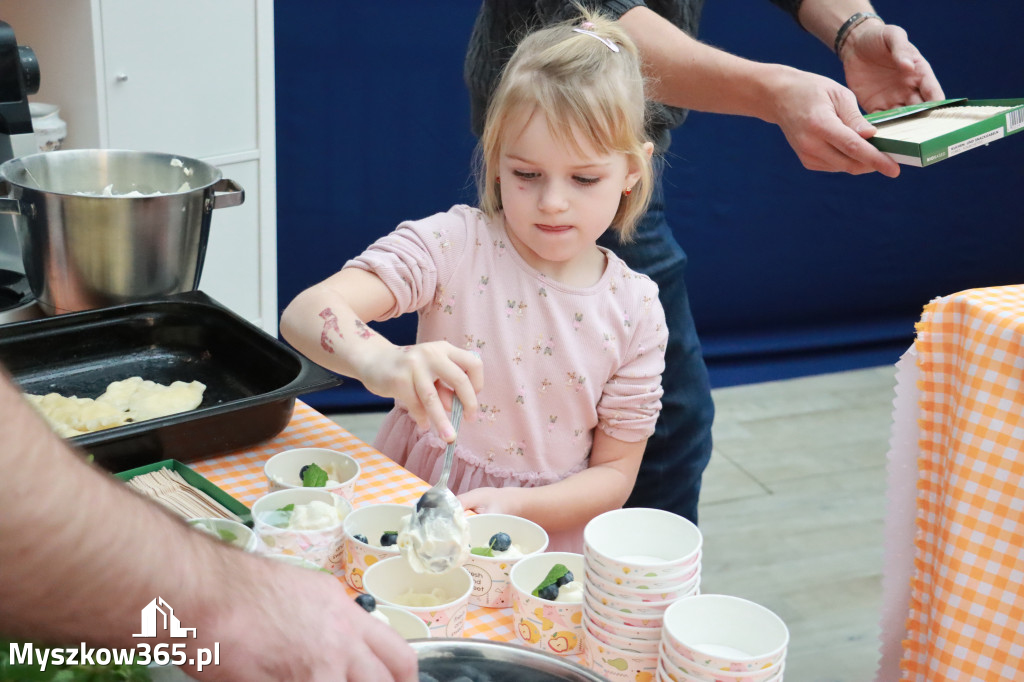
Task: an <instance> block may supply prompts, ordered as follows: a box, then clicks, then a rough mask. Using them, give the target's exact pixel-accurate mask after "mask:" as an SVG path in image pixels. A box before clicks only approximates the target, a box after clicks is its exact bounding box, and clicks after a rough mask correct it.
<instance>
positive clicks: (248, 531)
mask: <svg viewBox="0 0 1024 682" xmlns="http://www.w3.org/2000/svg"><path fill="white" fill-rule="evenodd" d="M188 525H190V526H192V527H193V528H195V529H196V530H198V531H201V532H204V533H206V534H208V535H212V536H213V537H215V538H217V539H218V540H220V541H222V542H225V543H227V544H229V545H231V546H233V547H237V548H239V549H241V550H243V551H246V552H250V553H251V552H255V551H256V550H257V549H258V548H259V546H260V539H259V538H258V537H256V533H255V532H253V530H252V528H249V526H246V525H245V524H244V523H239V522H238V521H234V520H232V519H218V518H194V519H189V520H188Z"/></svg>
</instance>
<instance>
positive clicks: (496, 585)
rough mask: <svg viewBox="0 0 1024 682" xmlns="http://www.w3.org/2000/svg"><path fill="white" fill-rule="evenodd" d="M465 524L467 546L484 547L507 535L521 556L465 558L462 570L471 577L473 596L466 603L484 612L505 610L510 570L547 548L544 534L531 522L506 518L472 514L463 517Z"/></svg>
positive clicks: (509, 596)
mask: <svg viewBox="0 0 1024 682" xmlns="http://www.w3.org/2000/svg"><path fill="white" fill-rule="evenodd" d="M466 522H467V523H468V524H469V539H470V542H469V546H470V547H471V548H473V547H487V546H488V544H487V543H488V541H490V539H491V536H493V535H494V534H495V533H507V534H508V536H509V538H511V540H512V544H513V545H514V546H516V547H518V548H519V550H520V551H521V552H522V554H523V556H522V557H519V558H505V557H502V556H496V557H488V556H480V555H478V554H473V553H472V552H471V553H470V555H469V558H468V559H467V560H466V563H465V564H463V566H464V568H465V569H466V570H467V571H469V574H470V575H471V576H473V594H471V595H470V596H469V603H470V604H473V605H474V606H485V607H487V608H505V607H507V606H509V605H510V604H511V603H512V584H511V582H510V580H509V573H510V572H511V570H512V567H513V566H514V565H515V564H516V563H518V562H519V561H521V560H522V559H523V558H526V557H528V556H530V555H532V554H537V553H538V552H543V551H544V550H545V549H547V547H548V534H547V533H546V532H545V531H544V529H543V528H541V527H540V526H539V525H537V524H536V523H534V522H533V521H528V520H527V519H524V518H520V517H518V516H510V515H508V514H476V515H473V516H468V517H466Z"/></svg>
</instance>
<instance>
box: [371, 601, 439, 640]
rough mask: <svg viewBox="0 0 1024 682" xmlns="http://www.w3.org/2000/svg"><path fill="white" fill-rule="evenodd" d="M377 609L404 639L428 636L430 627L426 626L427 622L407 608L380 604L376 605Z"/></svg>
mask: <svg viewBox="0 0 1024 682" xmlns="http://www.w3.org/2000/svg"><path fill="white" fill-rule="evenodd" d="M377 611H380V612H381V614H382V615H383V616H384V617H386V618H387V619H388V625H390V626H391V627H392V628H393V629H394V630H395V631H396V632H398V634H400V635H401V636H402V637H403V638H404V639H427V638H428V637H430V628H429V627H427V624H426V623H424V622H423V621H422V620H421V619H420V618H419V617H417V616H416V614H414V613H412V612H410V611H408V610H407V609H400V608H398V607H397V606H388V605H387V604H380V605H378V606H377Z"/></svg>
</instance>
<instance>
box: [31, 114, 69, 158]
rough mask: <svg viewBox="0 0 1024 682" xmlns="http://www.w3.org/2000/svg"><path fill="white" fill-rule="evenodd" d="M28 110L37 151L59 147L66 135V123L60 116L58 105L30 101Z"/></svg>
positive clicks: (53, 149) (52, 149) (49, 150)
mask: <svg viewBox="0 0 1024 682" xmlns="http://www.w3.org/2000/svg"><path fill="white" fill-rule="evenodd" d="M28 110H29V113H30V114H31V115H32V130H34V131H35V134H36V146H37V147H39V151H41V152H52V151H56V150H58V149H60V148H61V145H63V144H64V139H65V138H66V137H67V136H68V124H67V122H66V121H65V120H64V119H62V118H61V117H60V107H58V106H57V105H56V104H45V103H43V102H30V103H29V105H28Z"/></svg>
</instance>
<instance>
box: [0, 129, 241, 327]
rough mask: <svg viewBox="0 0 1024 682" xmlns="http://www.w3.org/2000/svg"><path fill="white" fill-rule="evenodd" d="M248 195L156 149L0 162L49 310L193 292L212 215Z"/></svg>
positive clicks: (5, 199)
mask: <svg viewBox="0 0 1024 682" xmlns="http://www.w3.org/2000/svg"><path fill="white" fill-rule="evenodd" d="M244 197H245V193H244V191H243V190H242V188H241V187H239V186H238V185H237V184H235V183H234V182H233V181H231V180H224V179H222V177H221V172H220V170H219V169H218V168H216V167H214V166H211V165H210V164H208V163H205V162H203V161H199V160H197V159H192V158H188V157H185V156H175V155H172V154H160V153H155V152H137V151H118V150H108V149H76V150H68V151H54V152H44V153H41V154H31V155H29V156H23V157H20V158H16V159H11V160H10V161H7V162H6V163H4V164H3V165H2V166H0V213H10V214H12V215H14V227H15V231H16V232H17V235H18V242H19V243H20V245H21V255H22V261H23V263H24V267H25V275H26V276H27V277H28V281H29V286H30V287H31V289H32V293H33V294H34V295H35V297H36V299H37V300H38V301H39V305H40V307H41V308H42V309H43V310H44V311H45V312H46V313H47V314H51V315H52V314H54V313H65V312H74V311H81V310H91V309H93V308H104V307H107V306H113V305H121V304H124V303H132V302H135V301H141V300H146V299H150V298H155V297H160V296H166V295H169V294H177V293H182V292H186V291H193V290H194V289H196V288H197V287H198V286H199V278H200V275H201V274H202V269H203V261H204V260H205V257H206V244H207V240H208V238H209V231H210V213H211V212H212V211H213V209H215V208H221V207H227V206H237V205H238V204H240V203H242V201H243V200H244Z"/></svg>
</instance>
